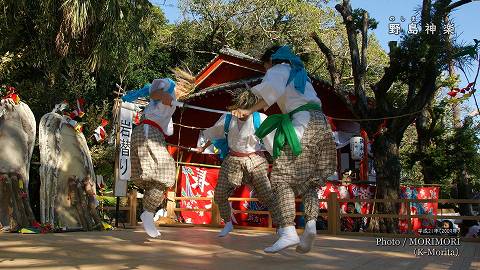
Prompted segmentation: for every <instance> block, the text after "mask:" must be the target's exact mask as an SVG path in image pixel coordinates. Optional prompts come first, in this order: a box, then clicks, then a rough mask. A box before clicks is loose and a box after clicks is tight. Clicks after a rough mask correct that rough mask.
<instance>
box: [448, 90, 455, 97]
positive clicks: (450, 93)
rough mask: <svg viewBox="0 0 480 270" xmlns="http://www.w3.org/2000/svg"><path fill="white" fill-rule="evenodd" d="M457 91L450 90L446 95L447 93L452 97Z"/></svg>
mask: <svg viewBox="0 0 480 270" xmlns="http://www.w3.org/2000/svg"><path fill="white" fill-rule="evenodd" d="M457 93H458V92H456V91H450V92H448V93H447V95H449V96H450V97H452V98H454V97H456V96H457Z"/></svg>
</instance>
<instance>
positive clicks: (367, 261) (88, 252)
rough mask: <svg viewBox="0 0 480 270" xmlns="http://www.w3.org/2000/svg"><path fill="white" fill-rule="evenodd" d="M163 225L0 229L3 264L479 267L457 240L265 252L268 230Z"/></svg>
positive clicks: (333, 241)
mask: <svg viewBox="0 0 480 270" xmlns="http://www.w3.org/2000/svg"><path fill="white" fill-rule="evenodd" d="M160 230H161V231H162V237H161V238H160V239H147V238H146V237H145V234H144V232H143V231H142V229H141V228H137V229H132V230H116V231H110V232H77V233H63V234H45V235H19V234H7V233H3V234H2V233H0V269H175V270H176V269H185V270H187V269H188V270H192V269H222V270H237V269H242V270H250V269H260V270H267V269H275V270H282V269H292V270H293V269H352V270H353V269H355V270H363V269H365V270H367V269H368V270H380V269H401V270H414V269H432V270H439V269H461V270H467V269H480V243H479V242H461V245H460V246H458V249H459V256H458V257H449V256H423V257H416V256H415V255H414V253H413V252H414V247H402V246H377V245H376V239H375V238H374V237H356V236H355V237H353V236H349V237H332V236H328V235H318V236H317V241H316V243H315V247H314V250H313V251H312V252H311V253H309V254H307V255H300V254H297V253H296V252H295V250H294V249H293V248H291V249H289V250H287V251H284V252H282V253H281V254H274V255H269V254H265V253H264V252H263V248H264V247H266V246H267V245H269V244H271V243H272V241H273V240H274V236H273V234H272V233H270V232H258V231H246V230H237V231H235V232H234V233H233V234H231V235H230V236H228V237H226V238H218V237H216V234H217V231H218V230H216V229H211V228H202V227H196V228H193V227H188V228H174V227H162V228H160ZM402 241H403V240H402ZM437 248H440V249H442V248H445V247H437ZM446 248H451V249H453V248H455V247H451V246H450V247H446Z"/></svg>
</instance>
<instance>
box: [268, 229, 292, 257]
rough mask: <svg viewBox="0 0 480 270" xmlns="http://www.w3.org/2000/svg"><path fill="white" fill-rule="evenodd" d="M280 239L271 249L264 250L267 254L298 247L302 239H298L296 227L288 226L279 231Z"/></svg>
mask: <svg viewBox="0 0 480 270" xmlns="http://www.w3.org/2000/svg"><path fill="white" fill-rule="evenodd" d="M279 234H280V238H279V239H278V240H277V242H275V244H273V246H271V247H267V248H266V249H264V251H265V252H266V253H276V252H279V251H281V250H284V249H286V248H288V247H293V246H296V245H298V243H299V242H300V239H299V238H298V234H297V231H296V230H295V226H288V227H285V228H282V229H281V230H279Z"/></svg>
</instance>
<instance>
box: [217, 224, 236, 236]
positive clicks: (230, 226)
mask: <svg viewBox="0 0 480 270" xmlns="http://www.w3.org/2000/svg"><path fill="white" fill-rule="evenodd" d="M231 231H233V223H232V221H231V220H230V221H229V222H227V223H225V226H224V227H223V229H222V231H221V232H220V233H219V234H218V237H225V236H227V235H228V233H230V232H231Z"/></svg>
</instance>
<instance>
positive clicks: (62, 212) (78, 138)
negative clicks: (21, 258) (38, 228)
mask: <svg viewBox="0 0 480 270" xmlns="http://www.w3.org/2000/svg"><path fill="white" fill-rule="evenodd" d="M71 120H72V119H70V118H68V117H66V116H65V115H63V116H62V115H60V114H58V113H56V112H55V111H54V112H51V113H48V114H46V115H44V116H43V117H42V119H41V120H40V125H39V145H40V163H41V165H40V180H41V187H40V215H41V221H42V223H47V224H52V225H53V226H54V227H56V228H58V227H61V228H66V229H68V230H70V229H72V230H76V229H82V230H96V229H101V228H102V222H101V220H100V218H99V215H98V212H97V209H96V206H97V201H96V198H95V194H96V188H95V183H94V181H93V180H92V176H94V175H95V172H94V170H93V164H92V158H91V156H90V152H89V149H88V146H87V141H86V139H85V136H84V135H83V133H81V131H80V130H79V129H77V128H76V127H75V126H72V124H71V123H72V121H71Z"/></svg>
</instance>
